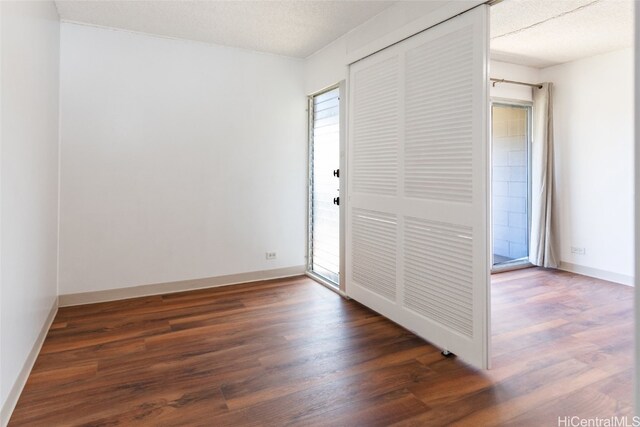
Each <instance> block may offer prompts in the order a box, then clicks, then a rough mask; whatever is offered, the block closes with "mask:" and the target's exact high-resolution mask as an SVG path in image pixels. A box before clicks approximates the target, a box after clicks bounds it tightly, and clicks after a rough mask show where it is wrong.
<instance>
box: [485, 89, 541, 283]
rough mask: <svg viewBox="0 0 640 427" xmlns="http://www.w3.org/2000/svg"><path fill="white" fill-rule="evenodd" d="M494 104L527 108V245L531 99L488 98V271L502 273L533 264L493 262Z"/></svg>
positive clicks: (529, 237)
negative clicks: (489, 260) (489, 257)
mask: <svg viewBox="0 0 640 427" xmlns="http://www.w3.org/2000/svg"><path fill="white" fill-rule="evenodd" d="M494 105H503V106H507V107H509V106H513V107H522V108H526V109H527V179H528V186H527V198H528V200H527V233H529V235H528V236H527V246H529V242H530V240H531V144H532V142H533V139H532V133H531V132H532V120H533V101H525V100H520V99H511V98H498V97H491V98H490V99H489V151H490V152H491V157H490V159H491V160H490V161H491V165H490V167H489V168H490V174H489V175H490V176H491V181H490V182H489V205H490V206H491V209H490V212H489V215H490V221H489V229H490V234H489V235H490V238H489V242H490V246H491V253H490V255H491V266H490V271H491V274H493V273H504V272H507V271H514V270H521V269H524V268H529V267H533V264H531V262H529V260H528V259H527V260H526V261H525V260H524V258H520V259H517V260H512V261H507V262H505V263H502V264H501V265H498V266H496V265H495V264H494V263H493V106H494ZM528 252H529V248H527V253H528Z"/></svg>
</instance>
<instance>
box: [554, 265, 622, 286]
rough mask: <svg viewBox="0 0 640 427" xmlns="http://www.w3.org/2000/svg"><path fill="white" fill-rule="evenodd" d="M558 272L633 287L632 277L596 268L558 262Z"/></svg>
mask: <svg viewBox="0 0 640 427" xmlns="http://www.w3.org/2000/svg"><path fill="white" fill-rule="evenodd" d="M558 268H559V269H560V270H564V271H569V272H571V273H576V274H582V275H583V276H589V277H595V278H596V279H602V280H607V281H609V282H615V283H620V284H622V285H627V286H633V282H634V280H633V276H627V275H625V274H620V273H614V272H611V271H606V270H599V269H597V268H591V267H586V266H584V265H578V264H572V263H570V262H564V261H561V262H560V266H559V267H558Z"/></svg>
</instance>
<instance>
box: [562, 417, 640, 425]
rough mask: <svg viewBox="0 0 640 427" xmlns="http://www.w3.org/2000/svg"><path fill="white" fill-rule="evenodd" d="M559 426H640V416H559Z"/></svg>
mask: <svg viewBox="0 0 640 427" xmlns="http://www.w3.org/2000/svg"><path fill="white" fill-rule="evenodd" d="M558 427H640V416H635V417H627V416H621V417H606V418H600V417H593V418H582V417H570V416H567V417H558Z"/></svg>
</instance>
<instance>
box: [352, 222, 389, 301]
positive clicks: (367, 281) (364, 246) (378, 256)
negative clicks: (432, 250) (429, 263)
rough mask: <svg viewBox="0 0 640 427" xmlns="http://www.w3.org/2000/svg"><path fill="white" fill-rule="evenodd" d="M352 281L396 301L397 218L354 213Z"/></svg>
mask: <svg viewBox="0 0 640 427" xmlns="http://www.w3.org/2000/svg"><path fill="white" fill-rule="evenodd" d="M352 224H353V246H352V248H353V258H352V259H353V264H352V266H353V278H354V280H356V281H357V282H358V283H361V284H362V286H364V287H366V288H367V289H368V290H370V291H372V292H374V293H376V294H378V295H380V296H383V297H385V298H388V299H390V300H391V301H395V299H396V252H397V248H396V236H397V227H396V225H397V221H396V217H395V215H389V214H384V213H380V212H373V211H369V210H365V209H354V210H353V218H352Z"/></svg>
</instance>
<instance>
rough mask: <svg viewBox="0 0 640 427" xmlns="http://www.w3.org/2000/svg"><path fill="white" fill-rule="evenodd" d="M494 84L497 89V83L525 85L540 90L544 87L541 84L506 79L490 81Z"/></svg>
mask: <svg viewBox="0 0 640 427" xmlns="http://www.w3.org/2000/svg"><path fill="white" fill-rule="evenodd" d="M489 80H491V81H492V82H493V84H492V86H493V87H495V86H496V83H510V84H513V85H523V86H531V87H537V88H538V89H542V85H541V84H540V83H537V84H534V83H525V82H517V81H515V80H505V79H493V78H492V79H489Z"/></svg>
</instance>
